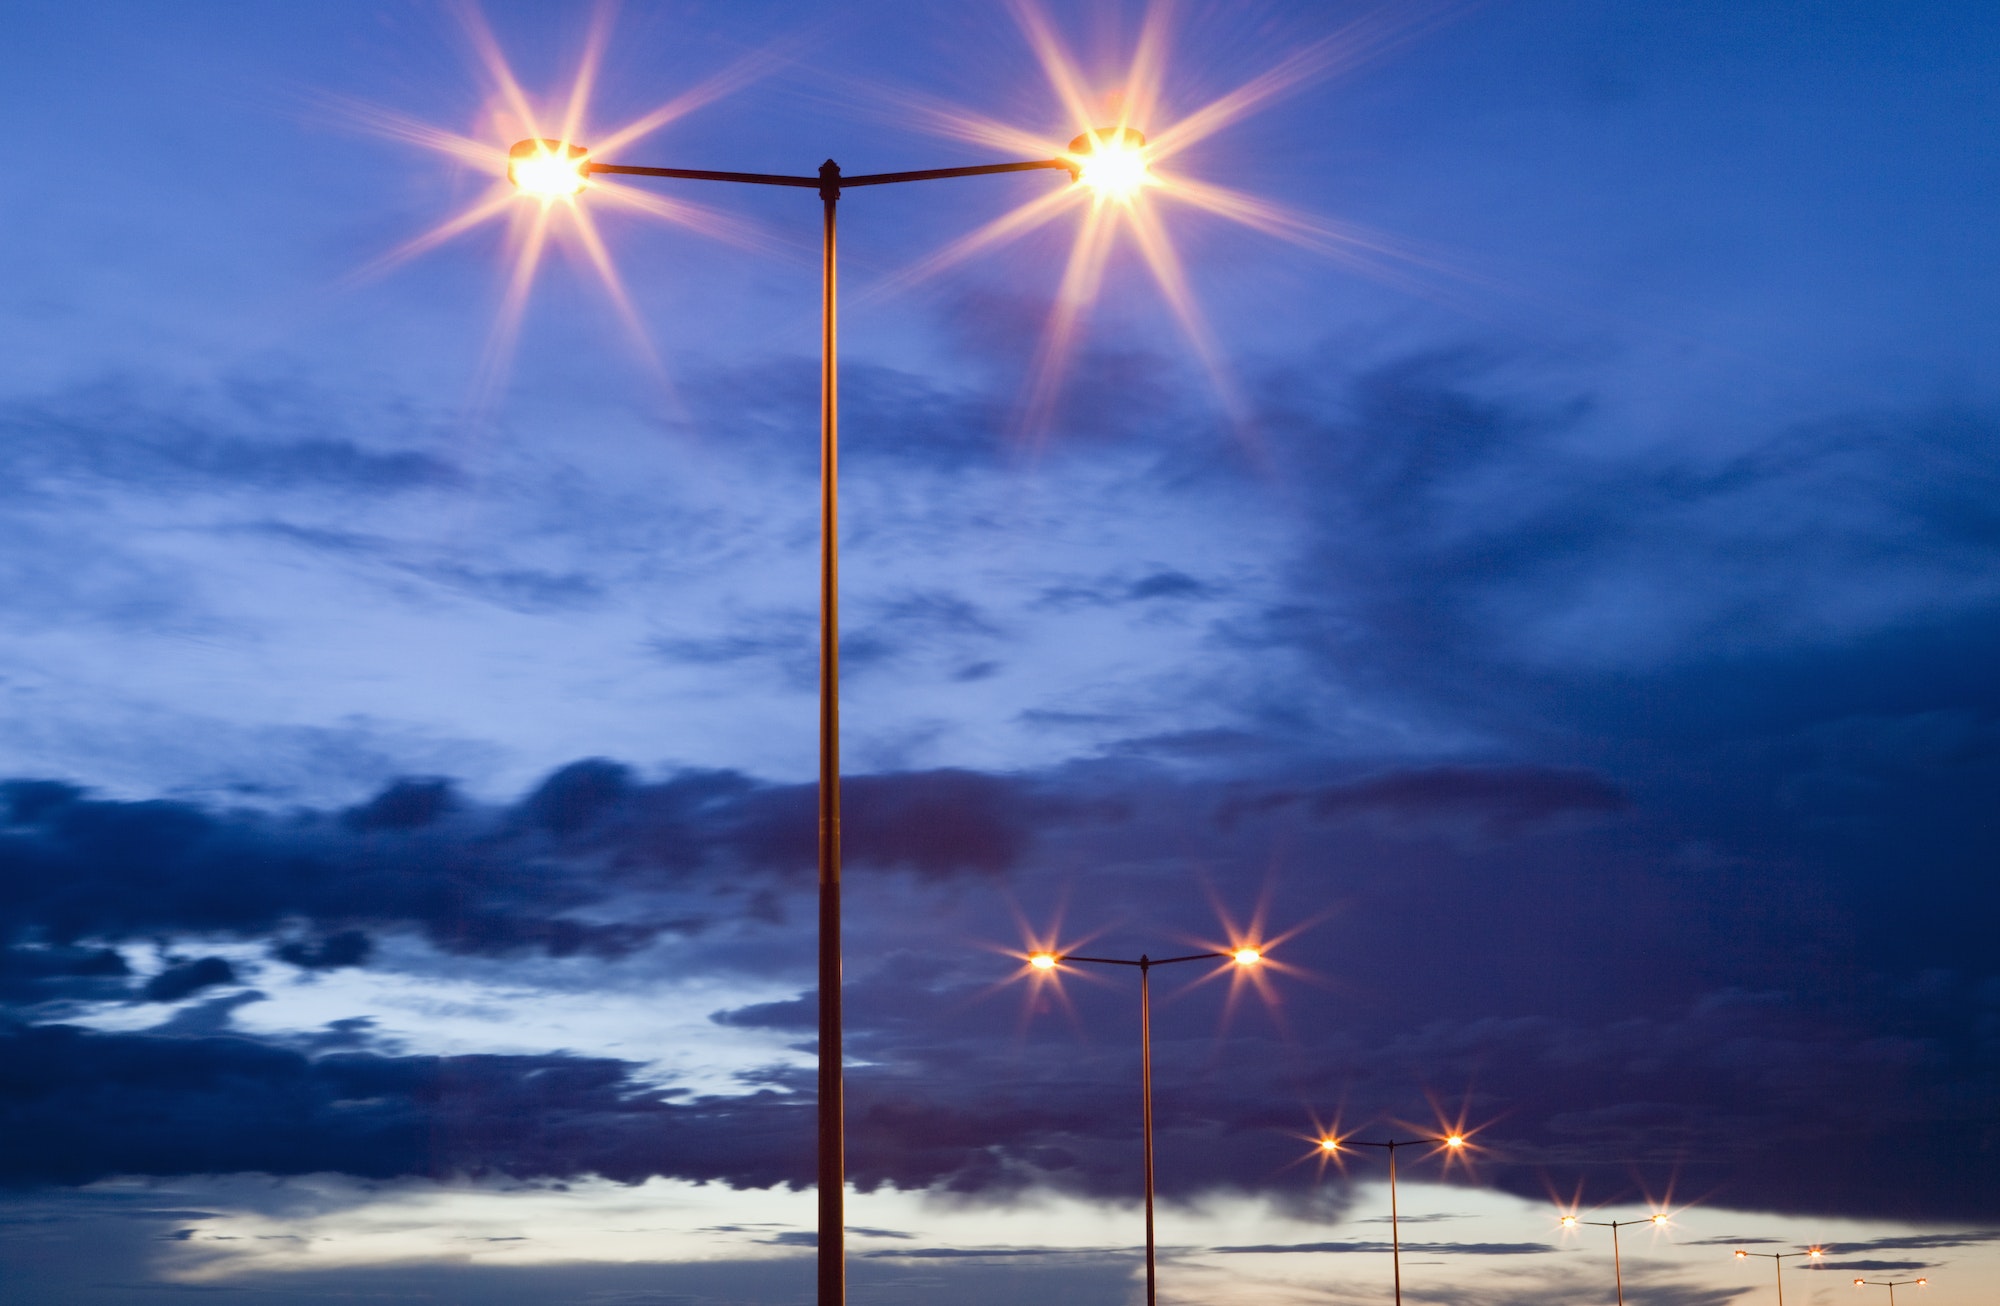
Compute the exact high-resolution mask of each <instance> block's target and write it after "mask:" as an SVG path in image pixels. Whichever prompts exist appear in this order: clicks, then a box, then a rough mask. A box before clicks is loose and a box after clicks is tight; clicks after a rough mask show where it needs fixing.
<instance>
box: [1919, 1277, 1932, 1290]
mask: <svg viewBox="0 0 2000 1306" xmlns="http://www.w3.org/2000/svg"><path fill="white" fill-rule="evenodd" d="M1929 1282H1930V1280H1929V1279H1918V1280H1917V1286H1918V1287H1919V1288H1921V1287H1923V1286H1924V1285H1925V1284H1928V1283H1929Z"/></svg>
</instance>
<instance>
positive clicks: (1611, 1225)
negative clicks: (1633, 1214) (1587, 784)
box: [1562, 1211, 1894, 1306]
mask: <svg viewBox="0 0 2000 1306" xmlns="http://www.w3.org/2000/svg"><path fill="white" fill-rule="evenodd" d="M1666 1222H1667V1213H1666V1212H1665V1211H1655V1212H1653V1213H1652V1214H1651V1215H1649V1216H1647V1217H1646V1218H1645V1219H1643V1220H1579V1219H1577V1218H1576V1217H1575V1216H1573V1215H1565V1216H1564V1217H1563V1218H1562V1227H1563V1228H1565V1229H1574V1228H1576V1227H1577V1226H1578V1225H1579V1224H1588V1225H1592V1226H1594V1227H1596V1228H1599V1229H1609V1230H1611V1272H1612V1274H1614V1275H1615V1276H1617V1283H1618V1306H1625V1266H1624V1263H1623V1262H1622V1261H1621V1260H1620V1259H1619V1256H1618V1231H1619V1230H1620V1229H1622V1228H1624V1227H1626V1226H1627V1225H1633V1224H1650V1225H1652V1226H1653V1227H1654V1228H1655V1229H1657V1228H1659V1227H1660V1226H1661V1225H1664V1224H1665V1223H1666ZM1891 1306H1894V1303H1891Z"/></svg>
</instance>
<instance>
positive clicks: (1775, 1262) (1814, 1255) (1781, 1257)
mask: <svg viewBox="0 0 2000 1306" xmlns="http://www.w3.org/2000/svg"><path fill="white" fill-rule="evenodd" d="M1825 1250H1826V1249H1825V1248H1823V1247H1808V1248H1806V1249H1805V1250H1804V1251H1802V1252H1746V1251H1744V1250H1743V1249H1742V1248H1741V1247H1738V1248H1737V1249H1736V1259H1737V1260H1739V1261H1747V1260H1749V1259H1750V1258H1751V1257H1752V1256H1762V1257H1765V1258H1766V1259H1768V1260H1769V1261H1770V1262H1771V1268H1772V1269H1773V1270H1775V1271H1777V1274H1778V1306H1785V1262H1786V1261H1788V1260H1790V1259H1792V1258H1793V1257H1795V1256H1803V1257H1806V1258H1807V1259H1809V1260H1815V1261H1816V1260H1818V1259H1819V1258H1820V1256H1821V1255H1822V1254H1823V1253H1824V1252H1825ZM1892 1306H1893V1304H1892Z"/></svg>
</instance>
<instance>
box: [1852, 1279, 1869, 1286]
mask: <svg viewBox="0 0 2000 1306" xmlns="http://www.w3.org/2000/svg"><path fill="white" fill-rule="evenodd" d="M1866 1282H1868V1280H1866V1279H1856V1280H1855V1281H1854V1286H1855V1287H1857V1288H1859V1287H1860V1286H1861V1285H1862V1284H1864V1283H1866Z"/></svg>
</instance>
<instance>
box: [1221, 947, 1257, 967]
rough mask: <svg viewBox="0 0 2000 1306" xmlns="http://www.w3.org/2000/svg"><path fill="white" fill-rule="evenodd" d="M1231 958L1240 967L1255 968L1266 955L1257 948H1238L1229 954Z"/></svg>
mask: <svg viewBox="0 0 2000 1306" xmlns="http://www.w3.org/2000/svg"><path fill="white" fill-rule="evenodd" d="M1229 958H1230V960H1231V961H1234V962H1235V963H1236V964H1237V965H1239V966H1255V965H1256V964H1257V963H1258V962H1260V961H1262V960H1264V954H1263V953H1261V952H1259V951H1258V950H1257V949H1255V948H1238V949H1237V950H1236V951H1234V952H1232V953H1230V954H1229Z"/></svg>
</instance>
